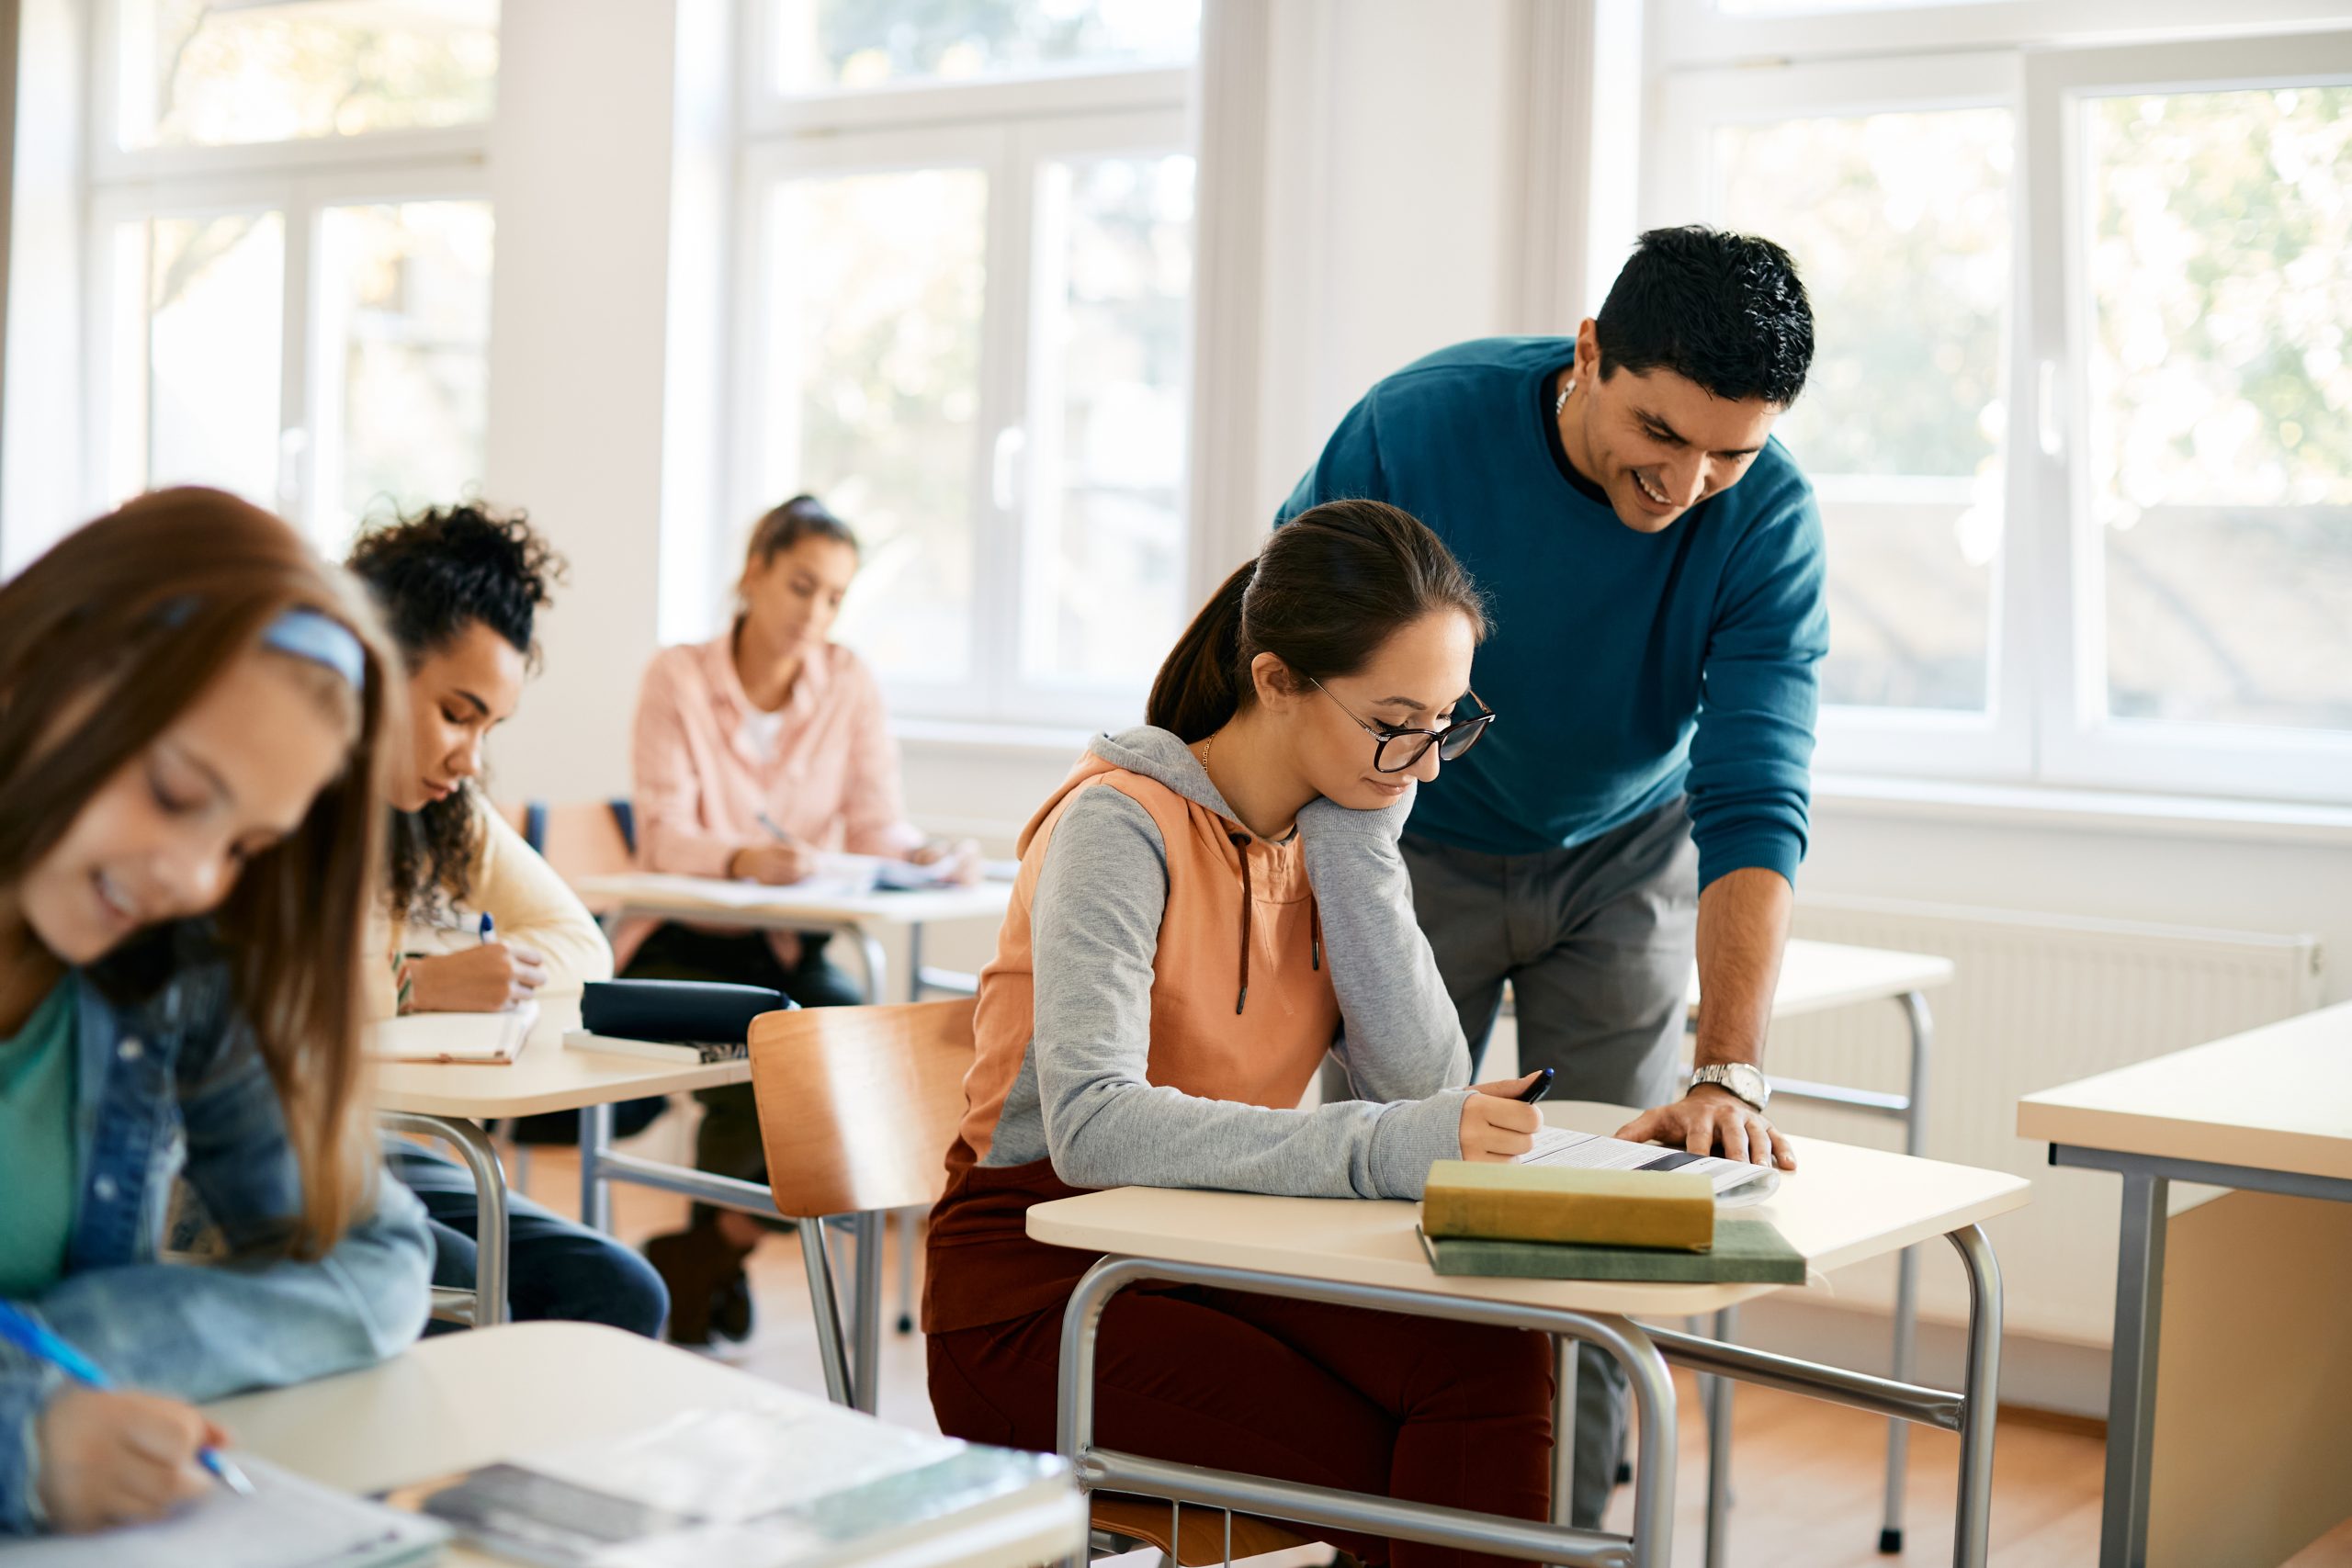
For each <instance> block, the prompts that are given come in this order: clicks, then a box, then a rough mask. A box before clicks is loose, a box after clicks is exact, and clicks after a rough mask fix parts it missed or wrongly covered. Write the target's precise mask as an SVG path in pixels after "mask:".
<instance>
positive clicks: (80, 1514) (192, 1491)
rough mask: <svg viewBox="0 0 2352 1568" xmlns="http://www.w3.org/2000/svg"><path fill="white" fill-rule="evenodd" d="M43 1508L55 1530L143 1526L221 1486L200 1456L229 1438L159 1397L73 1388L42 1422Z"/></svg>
mask: <svg viewBox="0 0 2352 1568" xmlns="http://www.w3.org/2000/svg"><path fill="white" fill-rule="evenodd" d="M35 1429H36V1433H37V1435H38V1438H39V1440H40V1484H39V1491H40V1506H41V1507H42V1508H43V1509H44V1510H45V1511H46V1512H47V1513H48V1515H49V1525H50V1528H51V1529H55V1530H60V1531H72V1532H79V1531H83V1530H96V1529H107V1528H109V1527H111V1526H115V1525H128V1524H136V1523H138V1522H140V1521H141V1520H143V1519H153V1518H156V1517H161V1516H162V1515H164V1514H167V1513H169V1512H170V1511H171V1510H172V1509H174V1508H175V1507H177V1506H180V1505H181V1504H182V1503H185V1502H187V1501H189V1500H190V1499H192V1498H196V1497H201V1496H202V1495H204V1494H205V1493H206V1492H207V1491H209V1489H210V1488H211V1487H212V1486H213V1485H214V1484H215V1483H214V1481H213V1479H212V1478H211V1477H210V1476H209V1475H207V1474H205V1472H203V1470H201V1469H200V1468H198V1455H199V1454H201V1453H202V1452H203V1451H204V1450H207V1449H217V1448H220V1447H223V1446H225V1445H226V1444H227V1443H228V1441H229V1435H228V1434H227V1433H226V1432H223V1431H222V1430H221V1429H220V1427H216V1426H214V1425H213V1424H212V1423H211V1422H209V1421H207V1420H206V1419H205V1418H204V1417H203V1416H202V1415H201V1414H199V1413H198V1410H197V1408H196V1406H194V1405H192V1404H183V1403H182V1402H181V1401H179V1400H176V1399H165V1398H164V1397H163V1396H161V1395H160V1394H153V1393H128V1392H125V1391H122V1390H117V1389H98V1388H85V1387H67V1388H63V1389H61V1390H59V1391H58V1393H56V1395H55V1396H54V1397H52V1398H51V1400H50V1402H49V1404H47V1405H45V1406H44V1407H43V1408H42V1410H41V1413H40V1419H39V1420H38V1421H37V1422H36V1423H35Z"/></svg>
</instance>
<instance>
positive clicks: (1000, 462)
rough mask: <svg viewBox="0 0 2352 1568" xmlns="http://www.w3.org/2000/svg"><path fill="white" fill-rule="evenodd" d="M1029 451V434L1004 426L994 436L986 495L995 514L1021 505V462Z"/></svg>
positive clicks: (1019, 427) (1022, 430)
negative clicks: (994, 503)
mask: <svg viewBox="0 0 2352 1568" xmlns="http://www.w3.org/2000/svg"><path fill="white" fill-rule="evenodd" d="M1028 449H1029V433H1028V432H1027V431H1026V430H1024V429H1023V428H1022V427H1021V426H1020V425H1017V424H1008V425H1006V426H1005V427H1004V428H1003V429H1002V430H1000V431H998V432H997V433H996V453H995V456H994V457H993V458H992V460H991V461H990V463H989V496H990V497H991V499H993V500H994V501H995V502H996V509H997V510H998V511H999V512H1011V511H1012V510H1014V509H1015V508H1016V507H1018V506H1019V505H1020V504H1021V458H1022V455H1023V453H1025V452H1026V451H1028Z"/></svg>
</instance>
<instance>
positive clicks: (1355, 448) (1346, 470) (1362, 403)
mask: <svg viewBox="0 0 2352 1568" xmlns="http://www.w3.org/2000/svg"><path fill="white" fill-rule="evenodd" d="M1379 392H1380V389H1378V388H1377V387H1375V388H1374V389H1372V390H1371V391H1369V392H1366V393H1365V394H1364V395H1363V397H1361V398H1359V399H1357V400H1356V406H1355V407H1353V408H1351V409H1350V410H1349V411H1348V412H1347V416H1346V417H1345V418H1343V419H1341V420H1340V425H1339V428H1338V429H1336V430H1334V431H1332V432H1331V438H1330V439H1329V441H1326V442H1325V443H1324V444H1323V453H1322V456H1320V457H1317V458H1316V459H1315V466H1314V467H1313V468H1309V469H1307V470H1306V474H1305V475H1303V476H1302V477H1301V478H1300V479H1299V481H1298V483H1297V485H1296V486H1295V488H1294V489H1293V490H1292V491H1291V492H1290V499H1289V500H1287V501H1285V502H1283V503H1282V505H1281V506H1279V507H1277V508H1276V509H1275V511H1274V525H1275V526H1276V527H1280V526H1282V525H1283V524H1285V523H1287V522H1289V521H1290V520H1291V519H1292V518H1294V517H1295V516H1297V515H1298V514H1299V513H1302V512H1304V511H1306V509H1307V508H1308V507H1310V506H1320V505H1322V504H1323V503H1324V502H1327V501H1386V500H1387V499H1388V476H1387V475H1386V474H1385V473H1383V472H1382V471H1381V467H1380V437H1379V434H1378V433H1377V431H1376V430H1375V428H1374V423H1375V422H1374V410H1373V400H1374V399H1375V398H1376V397H1378V396H1379Z"/></svg>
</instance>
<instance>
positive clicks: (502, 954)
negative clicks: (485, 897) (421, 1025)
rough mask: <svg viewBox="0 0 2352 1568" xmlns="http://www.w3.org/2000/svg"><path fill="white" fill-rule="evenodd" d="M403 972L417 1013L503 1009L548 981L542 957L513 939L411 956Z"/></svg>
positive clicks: (546, 967)
mask: <svg viewBox="0 0 2352 1568" xmlns="http://www.w3.org/2000/svg"><path fill="white" fill-rule="evenodd" d="M408 972H409V977H410V979H411V981H412V982H413V985H414V987H415V992H414V995H413V999H412V1001H411V1007H412V1009H413V1010H414V1011H417V1012H503V1011H504V1010H506V1009H508V1008H511V1007H515V1006H517V1005H519V1004H521V1003H523V1002H527V1001H529V1000H530V999H531V994H532V993H533V992H535V991H537V989H538V988H539V987H541V986H544V985H546V984H547V983H548V964H547V960H546V959H545V958H542V957H541V956H540V955H539V954H538V953H536V952H534V951H533V950H532V949H530V948H527V947H525V946H524V945H522V944H521V943H520V942H483V943H482V944H481V946H479V947H469V948H466V949H464V950H462V951H460V952H458V953H441V954H438V955H436V956H435V957H431V958H413V959H411V960H409V965H408Z"/></svg>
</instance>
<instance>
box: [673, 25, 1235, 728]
mask: <svg viewBox="0 0 2352 1568" xmlns="http://www.w3.org/2000/svg"><path fill="white" fill-rule="evenodd" d="M774 14H775V13H774V11H773V10H772V8H771V6H769V4H767V0H741V10H740V12H739V17H738V35H737V36H738V39H739V44H740V57H741V58H740V63H739V72H740V74H739V77H738V84H737V85H738V103H739V104H740V105H741V112H740V115H739V119H738V130H739V145H738V152H737V158H736V167H737V194H736V201H735V237H734V244H733V254H734V265H735V276H734V277H733V279H732V280H731V281H730V285H729V288H730V293H731V295H732V299H733V312H734V321H735V323H736V330H734V331H733V332H732V333H730V334H729V335H730V337H731V339H732V342H733V344H734V347H733V351H732V353H733V363H732V365H731V366H730V367H729V371H728V381H729V386H730V387H731V389H732V391H733V397H732V401H733V404H734V410H733V412H732V415H731V417H730V418H729V423H728V434H727V446H728V448H729V451H728V454H727V457H726V462H725V468H726V471H727V473H728V476H729V480H728V485H727V498H728V505H727V510H726V515H725V516H724V517H723V518H720V519H718V520H717V521H716V522H715V524H714V527H715V529H716V531H717V533H718V538H719V540H720V543H719V545H718V547H717V548H716V549H714V550H712V551H711V552H710V553H709V570H711V572H712V573H713V581H711V582H710V583H708V584H707V592H706V594H705V598H706V600H707V602H708V603H709V604H714V605H716V604H724V603H725V602H726V599H727V595H728V593H729V588H730V585H731V584H732V582H733V581H734V579H735V576H736V574H737V572H738V571H739V570H741V544H742V533H743V529H744V528H745V526H746V525H748V523H749V521H750V519H752V518H753V517H756V516H758V515H759V514H760V513H762V512H763V511H764V510H765V509H766V508H768V507H770V506H773V505H774V504H775V502H777V501H778V500H780V499H781V497H779V496H777V495H774V494H771V493H769V491H768V488H767V487H766V486H765V484H764V476H763V474H762V473H761V471H760V470H761V457H760V451H759V448H760V441H759V434H758V433H759V432H761V431H762V430H763V429H764V428H765V423H766V422H765V410H766V409H767V407H768V405H769V399H770V397H771V396H772V391H771V389H769V388H768V387H767V386H766V385H765V384H764V380H765V367H764V365H763V356H764V354H765V345H766V343H767V335H768V329H769V321H768V319H767V305H768V301H767V299H766V298H765V292H764V288H763V285H762V282H761V280H762V279H763V277H764V276H766V275H767V274H766V263H767V254H766V243H767V235H766V229H767V218H766V207H767V202H768V199H769V196H770V193H771V192H772V191H773V190H774V188H775V186H776V184H777V183H779V182H780V181H784V180H789V179H793V178H797V177H805V176H808V175H829V174H830V175H850V174H861V173H883V172H888V171H892V170H913V169H925V168H956V167H962V168H978V169H979V170H981V171H982V172H983V173H984V174H986V175H987V176H988V178H989V204H988V216H987V225H988V232H987V239H986V243H985V249H984V253H983V254H984V256H985V263H984V265H985V268H986V280H985V285H984V289H985V292H984V295H983V303H982V307H981V345H980V370H979V379H978V387H977V389H976V390H977V393H978V410H977V412H976V415H975V420H974V426H975V435H974V441H973V453H972V471H971V477H970V494H971V496H972V499H973V506H972V510H971V512H970V514H969V517H970V525H971V529H972V536H971V545H972V549H973V552H974V556H973V573H972V594H973V603H972V617H971V625H972V646H971V648H970V649H969V674H968V676H967V678H966V679H964V680H961V681H932V680H918V679H910V678H907V677H904V676H895V675H894V676H886V677H885V689H886V691H887V693H888V697H889V700H890V705H891V709H892V712H893V714H894V716H899V717H903V718H908V719H912V720H915V721H917V722H918V723H921V722H923V721H963V722H977V723H980V724H984V725H989V726H992V727H1004V726H1027V727H1037V726H1046V727H1065V726H1091V725H1099V724H1100V723H1102V722H1103V721H1104V719H1105V716H1106V715H1110V716H1115V715H1117V714H1120V713H1123V712H1125V710H1127V709H1129V708H1138V709H1139V707H1140V704H1141V699H1142V696H1143V688H1142V686H1141V685H1140V684H1137V685H1135V686H1129V685H1127V684H1126V683H1125V682H1120V683H1115V684H1113V683H1103V684H1093V683H1077V682H1069V683H1064V682H1050V683H1049V682H1033V681H1028V680H1025V679H1024V678H1023V674H1022V625H1023V620H1024V619H1025V615H1026V611H1025V609H1024V606H1025V604H1027V597H1026V595H1027V592H1028V590H1029V588H1030V587H1031V586H1032V584H1033V583H1035V582H1037V581H1042V578H1041V574H1040V573H1039V572H1038V570H1036V568H1035V565H1034V564H1033V563H1032V562H1031V560H1030V555H1031V549H1030V544H1031V540H1030V535H1031V534H1032V532H1033V526H1032V519H1031V518H1030V515H1029V512H1028V506H1027V502H1028V500H1029V498H1030V497H1031V496H1033V495H1035V494H1037V493H1038V489H1039V486H1041V485H1042V484H1045V483H1046V482H1047V480H1048V479H1049V477H1050V476H1049V474H1048V467H1049V464H1050V460H1051V457H1052V452H1051V447H1052V443H1051V442H1049V441H1045V440H1040V439H1038V438H1037V437H1036V434H1035V432H1034V431H1033V430H1032V429H1031V426H1032V424H1033V423H1034V419H1033V415H1034V413H1035V412H1036V411H1035V394H1036V393H1037V391H1038V390H1039V386H1040V370H1041V368H1042V366H1041V361H1040V358H1039V355H1038V354H1037V344H1036V343H1035V328H1036V325H1037V321H1036V316H1037V310H1036V306H1037V303H1038V301H1037V299H1035V286H1036V283H1037V278H1036V276H1035V267H1034V265H1033V262H1034V258H1035V255H1036V247H1037V243H1038V241H1039V238H1040V236H1039V235H1038V234H1037V233H1036V231H1035V222H1036V213H1035V175H1036V171H1037V169H1038V166H1039V165H1040V164H1042V163H1045V162H1048V161H1053V160H1056V159H1059V158H1065V157H1070V156H1084V155H1089V154H1099V155H1103V156H1109V157H1116V156H1119V155H1122V154H1149V153H1164V152H1186V153H1190V154H1192V155H1193V156H1194V157H1196V158H1197V156H1198V149H1197V146H1196V144H1195V143H1196V137H1195V134H1194V130H1193V114H1192V102H1193V96H1194V92H1195V88H1194V84H1195V81H1196V78H1197V71H1196V68H1195V67H1194V66H1193V65H1189V64H1188V65H1182V66H1169V65H1163V64H1143V65H1136V66H1130V67H1112V68H1108V69H1089V68H1084V67H1078V68H1071V69H1055V70H1051V71H1043V72H1038V73H1028V74H1023V75H1007V76H1003V77H992V78H989V79H986V80H981V81H973V82H955V83H945V84H938V85H928V84H922V83H907V84H889V85H882V86H877V87H872V88H863V89H853V90H844V91H842V92H839V93H831V94H821V95H787V94H785V93H782V92H780V91H778V90H777V88H776V85H775V81H774V77H773V71H772V64H773V62H774V59H775V46H774V39H773V36H772V20H773V17H774ZM1198 234H1199V213H1198V211H1197V209H1196V211H1195V214H1194V249H1195V256H1196V258H1197V255H1198V252H1199V246H1198ZM1194 276H1195V278H1196V279H1197V277H1198V269H1197V266H1196V268H1195V274H1194ZM1194 304H1195V308H1194V310H1193V311H1191V312H1189V314H1190V315H1191V316H1192V317H1193V321H1191V322H1188V329H1187V333H1186V350H1185V358H1186V367H1187V376H1188V383H1189V381H1190V379H1191V378H1192V377H1193V372H1194V368H1195V367H1193V354H1194V344H1196V342H1197V336H1198V333H1197V330H1196V321H1197V316H1198V310H1197V293H1196V295H1195V301H1194ZM1194 406H1195V405H1194V403H1193V399H1192V397H1191V388H1190V386H1189V384H1188V389H1187V402H1186V408H1187V422H1186V423H1187V429H1186V446H1187V455H1188V456H1189V453H1190V452H1191V451H1193V450H1196V449H1197V446H1198V442H1197V434H1196V433H1195V432H1194V431H1193V429H1192V428H1191V424H1192V420H1191V414H1192V411H1193V407H1194ZM1015 433H1018V434H1019V435H1020V437H1021V439H1020V441H1019V442H1018V443H1015V442H1013V441H1012V440H1010V439H1008V437H1010V436H1012V435H1013V434H1015ZM1178 472H1179V474H1180V475H1181V476H1183V478H1182V481H1181V484H1180V491H1179V497H1178V513H1179V515H1180V516H1181V517H1182V519H1183V524H1184V527H1185V529H1186V531H1187V536H1186V538H1185V539H1184V540H1183V541H1182V543H1181V545H1180V547H1179V558H1180V559H1182V560H1183V561H1184V562H1185V563H1186V568H1187V570H1186V581H1184V583H1183V585H1182V595H1183V598H1184V603H1185V605H1186V607H1187V608H1189V607H1190V604H1191V602H1192V600H1193V598H1194V597H1197V594H1196V592H1195V590H1196V588H1197V587H1198V585H1197V583H1196V582H1194V581H1193V575H1194V572H1193V558H1194V556H1195V555H1196V553H1197V552H1196V551H1195V550H1194V549H1193V540H1192V538H1191V537H1190V534H1191V530H1192V529H1193V527H1194V526H1195V520H1194V519H1193V516H1192V514H1191V507H1190V505H1189V504H1188V502H1189V490H1190V483H1191V477H1190V476H1191V464H1190V463H1189V461H1185V460H1182V459H1180V461H1179V465H1178ZM1008 481H1009V482H1008ZM853 522H854V519H853ZM712 629H714V630H715V629H716V627H715V626H713V628H712Z"/></svg>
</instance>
